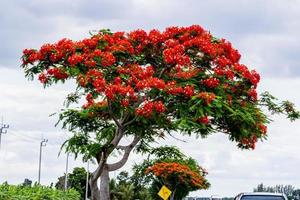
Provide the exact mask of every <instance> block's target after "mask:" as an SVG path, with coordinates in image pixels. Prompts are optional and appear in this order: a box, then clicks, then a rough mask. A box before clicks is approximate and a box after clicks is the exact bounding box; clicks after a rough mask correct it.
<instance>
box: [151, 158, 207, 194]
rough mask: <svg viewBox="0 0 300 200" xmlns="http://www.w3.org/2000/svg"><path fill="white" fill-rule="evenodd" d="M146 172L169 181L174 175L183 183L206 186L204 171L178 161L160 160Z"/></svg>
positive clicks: (198, 186)
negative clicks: (193, 168)
mask: <svg viewBox="0 0 300 200" xmlns="http://www.w3.org/2000/svg"><path fill="white" fill-rule="evenodd" d="M145 173H146V174H149V173H153V175H154V176H156V177H159V178H161V179H163V180H164V182H169V181H170V180H171V179H173V178H174V177H175V178H176V180H177V181H178V182H179V183H180V184H183V185H186V186H191V187H197V188H199V189H200V188H206V187H207V184H206V180H205V178H204V177H203V175H204V173H202V172H200V171H199V172H198V171H196V170H192V169H191V168H190V167H189V166H187V165H183V164H179V163H176V162H159V163H155V164H154V165H153V166H150V167H148V168H147V169H146V171H145Z"/></svg>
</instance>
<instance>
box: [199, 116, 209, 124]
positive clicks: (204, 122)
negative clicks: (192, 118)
mask: <svg viewBox="0 0 300 200" xmlns="http://www.w3.org/2000/svg"><path fill="white" fill-rule="evenodd" d="M197 121H198V122H200V123H201V124H205V125H207V124H209V122H210V121H209V119H208V116H204V117H200V118H199V119H198V120H197Z"/></svg>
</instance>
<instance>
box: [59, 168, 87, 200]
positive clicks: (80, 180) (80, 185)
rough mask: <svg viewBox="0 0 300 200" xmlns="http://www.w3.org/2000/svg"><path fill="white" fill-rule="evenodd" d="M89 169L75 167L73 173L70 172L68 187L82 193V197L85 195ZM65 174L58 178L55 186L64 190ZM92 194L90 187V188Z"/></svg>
mask: <svg viewBox="0 0 300 200" xmlns="http://www.w3.org/2000/svg"><path fill="white" fill-rule="evenodd" d="M86 174H87V171H86V170H85V169H84V168H83V167H75V168H74V169H73V172H72V173H69V174H68V188H72V189H74V190H76V191H77V192H79V193H80V196H81V198H82V199H83V198H84V197H85V190H86ZM64 182H65V175H64V176H61V177H59V178H58V182H57V183H56V184H55V188H57V189H60V190H64ZM88 191H89V194H88V196H90V191H91V190H90V189H89V190H88Z"/></svg>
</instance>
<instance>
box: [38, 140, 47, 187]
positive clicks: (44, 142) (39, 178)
mask: <svg viewBox="0 0 300 200" xmlns="http://www.w3.org/2000/svg"><path fill="white" fill-rule="evenodd" d="M47 142H48V139H43V140H42V141H41V143H40V158H39V177H38V184H40V183H41V161H42V148H43V147H45V146H46V143H47Z"/></svg>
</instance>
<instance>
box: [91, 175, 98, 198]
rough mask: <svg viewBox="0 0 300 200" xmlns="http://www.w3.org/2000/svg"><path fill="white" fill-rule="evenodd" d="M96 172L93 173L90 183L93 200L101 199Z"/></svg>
mask: <svg viewBox="0 0 300 200" xmlns="http://www.w3.org/2000/svg"><path fill="white" fill-rule="evenodd" d="M94 176H95V175H94V173H92V175H91V177H90V180H89V183H90V187H91V198H92V200H100V191H99V188H98V185H97V178H95V177H94Z"/></svg>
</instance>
